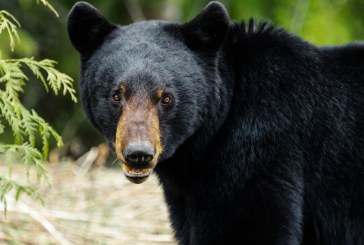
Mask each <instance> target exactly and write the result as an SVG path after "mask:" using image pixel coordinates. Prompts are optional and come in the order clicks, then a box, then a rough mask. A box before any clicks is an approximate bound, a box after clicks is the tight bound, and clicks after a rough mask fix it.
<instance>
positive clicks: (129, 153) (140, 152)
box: [124, 143, 154, 167]
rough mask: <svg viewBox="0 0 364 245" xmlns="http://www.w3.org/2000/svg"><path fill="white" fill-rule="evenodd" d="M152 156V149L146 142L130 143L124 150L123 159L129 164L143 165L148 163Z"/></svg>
mask: <svg viewBox="0 0 364 245" xmlns="http://www.w3.org/2000/svg"><path fill="white" fill-rule="evenodd" d="M153 156H154V149H153V147H151V146H150V145H149V144H147V143H131V144H129V145H128V146H127V147H126V148H125V150H124V157H125V160H126V161H127V163H128V164H129V165H134V166H135V167H143V166H145V165H148V164H149V163H150V162H151V161H152V160H153Z"/></svg>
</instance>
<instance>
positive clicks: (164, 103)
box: [161, 95, 172, 105]
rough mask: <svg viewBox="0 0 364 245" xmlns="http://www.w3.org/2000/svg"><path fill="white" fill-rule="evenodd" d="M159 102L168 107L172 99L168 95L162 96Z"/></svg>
mask: <svg viewBox="0 0 364 245" xmlns="http://www.w3.org/2000/svg"><path fill="white" fill-rule="evenodd" d="M161 101H162V104H163V105H168V104H170V103H171V102H172V98H171V96H169V95H164V96H163V97H162V100H161Z"/></svg>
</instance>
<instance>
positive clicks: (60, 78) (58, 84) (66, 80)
mask: <svg viewBox="0 0 364 245" xmlns="http://www.w3.org/2000/svg"><path fill="white" fill-rule="evenodd" d="M1 63H4V64H7V65H8V66H9V64H13V65H14V66H15V67H17V68H15V67H13V66H11V67H13V71H14V70H15V71H14V73H13V74H12V75H11V74H9V75H8V77H4V78H3V79H2V78H0V82H1V81H2V80H6V79H9V76H10V77H11V76H12V77H17V76H19V75H20V74H18V70H20V67H21V63H23V64H25V65H27V66H28V67H29V69H30V70H31V71H32V72H33V74H34V75H35V76H36V77H37V78H39V79H40V80H41V81H42V82H43V85H44V87H45V88H46V90H47V91H48V85H49V86H50V87H51V89H52V90H53V92H54V93H55V94H56V95H58V92H59V91H60V90H61V89H62V87H63V95H66V94H69V95H70V96H71V99H72V100H73V101H74V102H77V97H76V90H75V89H74V88H73V79H72V78H71V77H69V76H68V75H66V74H65V73H62V72H60V71H58V70H57V69H55V68H54V65H55V64H57V62H55V61H53V60H49V59H44V60H41V61H37V60H34V59H32V58H22V59H6V60H2V62H1ZM1 63H0V64H1ZM16 69H18V70H16ZM42 71H43V72H45V73H46V74H47V79H45V78H44V76H43V74H42ZM20 72H22V71H21V70H20ZM23 75H24V74H23ZM24 76H25V75H24ZM23 79H24V80H27V78H26V77H25V78H24V77H23Z"/></svg>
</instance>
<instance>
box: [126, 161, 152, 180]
mask: <svg viewBox="0 0 364 245" xmlns="http://www.w3.org/2000/svg"><path fill="white" fill-rule="evenodd" d="M122 166H123V172H124V175H125V177H126V178H127V179H128V180H129V181H130V182H132V183H134V184H141V183H143V182H144V181H146V180H147V179H148V177H149V176H150V174H151V173H152V168H144V169H133V168H130V167H129V166H127V165H125V164H122Z"/></svg>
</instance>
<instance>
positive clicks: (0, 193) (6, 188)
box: [0, 176, 44, 213]
mask: <svg viewBox="0 0 364 245" xmlns="http://www.w3.org/2000/svg"><path fill="white" fill-rule="evenodd" d="M12 190H14V191H15V200H17V201H18V200H19V199H20V197H21V195H23V194H25V195H27V196H29V197H32V198H33V199H35V200H38V201H39V202H41V203H42V204H43V203H44V201H43V199H42V198H41V196H40V195H39V193H38V192H37V191H36V190H35V189H34V188H32V187H30V186H24V185H20V184H18V183H17V182H15V181H13V180H9V179H6V178H4V177H2V176H0V202H1V203H4V211H5V213H6V211H7V202H6V194H7V193H9V192H10V191H12Z"/></svg>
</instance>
